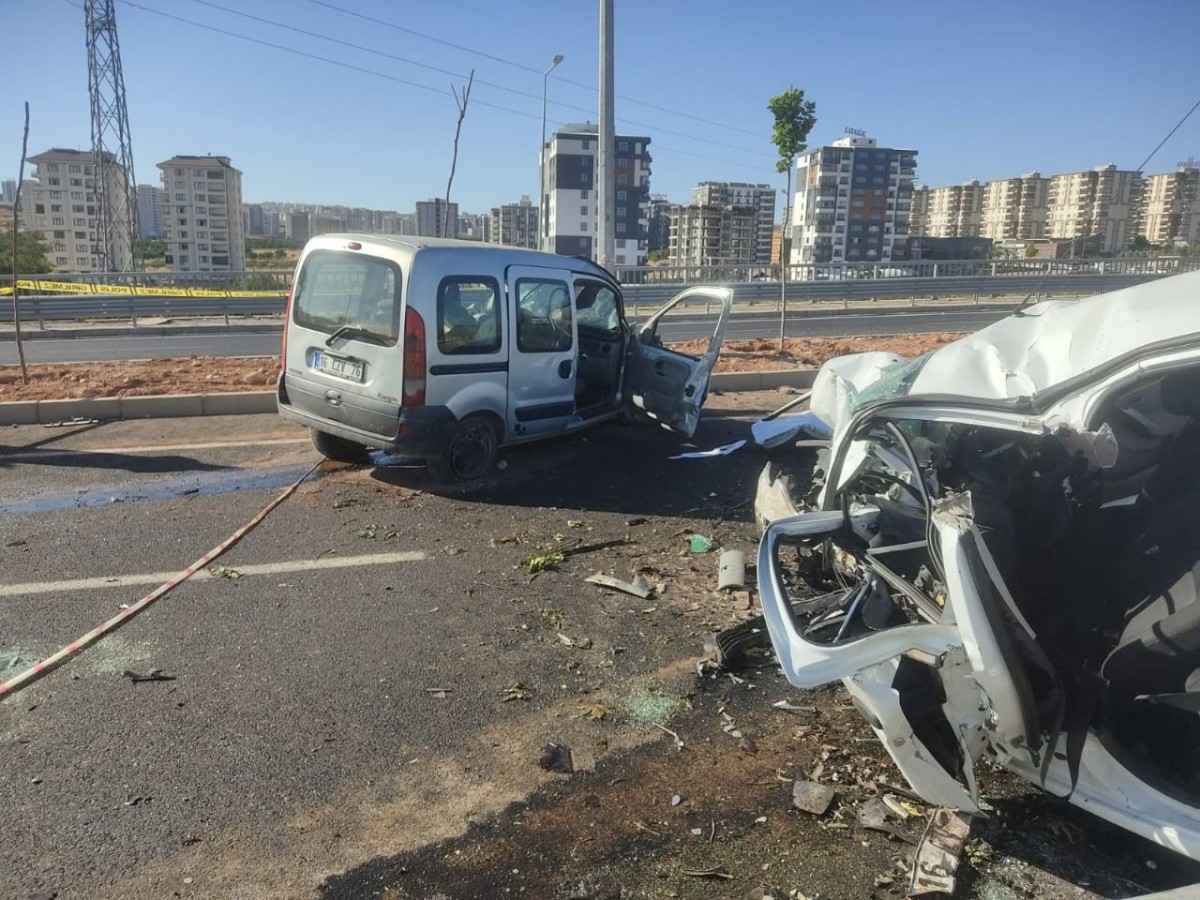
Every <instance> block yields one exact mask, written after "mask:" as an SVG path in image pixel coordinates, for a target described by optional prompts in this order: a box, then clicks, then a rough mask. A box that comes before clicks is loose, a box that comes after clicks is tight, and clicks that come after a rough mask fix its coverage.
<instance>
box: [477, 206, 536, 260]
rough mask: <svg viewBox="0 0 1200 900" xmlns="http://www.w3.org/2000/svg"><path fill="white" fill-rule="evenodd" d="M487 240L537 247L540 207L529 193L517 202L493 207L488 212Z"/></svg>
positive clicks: (533, 248) (490, 242) (531, 247)
mask: <svg viewBox="0 0 1200 900" xmlns="http://www.w3.org/2000/svg"><path fill="white" fill-rule="evenodd" d="M486 240H487V242H488V243H489V244H507V245H508V246H510V247H526V248H528V249H530V250H536V249H537V245H538V208H537V206H535V205H534V203H533V201H532V200H530V199H529V195H528V194H526V195H525V196H523V197H521V199H520V200H519V201H518V202H516V203H505V204H504V205H503V206H494V207H492V210H491V212H490V213H489V214H488V225H487V235H486Z"/></svg>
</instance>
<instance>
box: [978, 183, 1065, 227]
mask: <svg viewBox="0 0 1200 900" xmlns="http://www.w3.org/2000/svg"><path fill="white" fill-rule="evenodd" d="M1049 191H1050V179H1049V178H1043V177H1042V175H1041V173H1040V172H1029V173H1027V174H1025V175H1021V176H1020V177H1018V178H1004V179H999V180H996V181H989V182H987V184H985V185H984V186H983V200H982V204H981V208H980V217H979V236H980V237H986V238H991V239H992V240H993V241H1017V240H1021V241H1027V240H1036V239H1039V238H1042V237H1045V235H1046V213H1047V204H1048V196H1049Z"/></svg>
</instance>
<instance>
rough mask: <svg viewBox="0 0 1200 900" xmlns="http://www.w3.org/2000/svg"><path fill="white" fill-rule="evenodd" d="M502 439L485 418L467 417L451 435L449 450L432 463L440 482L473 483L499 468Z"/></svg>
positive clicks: (435, 476)
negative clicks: (497, 460)
mask: <svg viewBox="0 0 1200 900" xmlns="http://www.w3.org/2000/svg"><path fill="white" fill-rule="evenodd" d="M499 450H500V436H499V435H498V434H497V433H496V426H495V425H493V424H492V423H491V421H490V420H489V419H488V418H487V417H486V416H480V415H474V416H467V417H466V418H465V419H463V420H462V421H461V422H459V423H458V425H456V426H455V428H454V431H453V432H452V433H451V435H450V440H449V441H448V442H447V443H446V451H445V452H444V453H443V454H442V455H441V456H439V457H438V458H437V459H431V460H430V461H429V469H430V471H431V472H432V473H433V477H434V478H436V479H437V480H438V481H471V480H473V479H475V478H482V477H483V476H484V475H486V474H487V473H488V472H490V471H492V467H493V466H495V465H496V455H497V453H498V452H499Z"/></svg>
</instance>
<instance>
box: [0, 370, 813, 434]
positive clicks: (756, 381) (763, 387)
mask: <svg viewBox="0 0 1200 900" xmlns="http://www.w3.org/2000/svg"><path fill="white" fill-rule="evenodd" d="M816 375H817V370H816V369H783V370H779V371H774V372H723V373H718V374H716V375H713V376H712V379H711V381H710V382H709V388H710V390H714V391H726V392H729V393H736V392H739V391H773V390H777V389H779V388H781V387H795V388H808V387H812V383H813V379H814V378H816ZM273 412H275V392H274V391H273V390H272V391H242V392H238V393H231V394H164V395H159V396H154V397H92V398H89V399H83V400H18V401H15V402H9V403H0V425H53V424H57V423H59V422H69V421H71V420H73V419H100V420H102V421H107V420H112V419H172V418H178V417H181V416H239V415H254V414H259V415H261V414H263V413H273Z"/></svg>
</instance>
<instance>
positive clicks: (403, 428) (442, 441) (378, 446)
mask: <svg viewBox="0 0 1200 900" xmlns="http://www.w3.org/2000/svg"><path fill="white" fill-rule="evenodd" d="M275 406H276V409H278V410H279V414H280V415H281V416H283V418H285V419H287V420H288V421H291V422H296V423H297V424H300V425H303V426H305V427H307V428H315V429H316V430H317V431H323V432H325V433H326V434H332V435H336V436H337V437H340V438H344V439H346V440H348V441H354V442H355V443H357V444H362V445H363V446H365V447H369V448H371V449H372V450H386V451H387V452H389V453H396V454H399V455H401V456H411V457H414V458H417V459H436V458H438V457H439V456H441V455H442V454H443V453H444V452H445V450H446V445H447V443H448V442H449V440H450V435H451V433H452V432H453V430H454V426H456V425H457V424H458V417H457V416H455V415H454V413H453V412H451V411H450V408H449V407H446V406H418V407H412V408H407V407H406V408H403V409H401V410H400V416H399V419H398V422H397V427H396V434H395V435H392V436H384V435H379V434H374V433H372V432H370V431H365V430H363V429H361V428H355V427H353V426H351V425H347V424H345V423H342V422H335V421H332V420H330V419H327V418H325V417H323V416H317V415H313V414H311V413H308V412H305V411H304V410H302V409H299V408H297V407H296V406H295V405H293V404H292V403H290V402H289V401H288V397H287V391H286V389H284V388H283V387H282V386H281V387H280V388H278V389H277V390H276V394H275Z"/></svg>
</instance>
